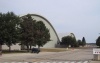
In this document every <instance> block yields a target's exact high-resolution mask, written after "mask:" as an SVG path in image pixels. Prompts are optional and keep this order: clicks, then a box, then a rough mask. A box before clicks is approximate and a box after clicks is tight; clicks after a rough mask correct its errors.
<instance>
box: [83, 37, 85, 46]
mask: <svg viewBox="0 0 100 63" xmlns="http://www.w3.org/2000/svg"><path fill="white" fill-rule="evenodd" d="M85 45H86V40H85V37H83V38H82V46H85Z"/></svg>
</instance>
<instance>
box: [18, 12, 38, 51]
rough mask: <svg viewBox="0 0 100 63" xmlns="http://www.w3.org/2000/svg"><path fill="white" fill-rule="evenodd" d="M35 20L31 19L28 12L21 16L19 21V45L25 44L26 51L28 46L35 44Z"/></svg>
mask: <svg viewBox="0 0 100 63" xmlns="http://www.w3.org/2000/svg"><path fill="white" fill-rule="evenodd" d="M35 24H36V21H35V20H33V19H32V17H31V15H30V14H27V15H26V16H23V17H22V22H21V25H20V27H21V45H25V46H26V47H27V51H29V46H30V49H31V46H33V45H36V44H35V35H36V34H35V31H36V30H35V28H36V25H35Z"/></svg>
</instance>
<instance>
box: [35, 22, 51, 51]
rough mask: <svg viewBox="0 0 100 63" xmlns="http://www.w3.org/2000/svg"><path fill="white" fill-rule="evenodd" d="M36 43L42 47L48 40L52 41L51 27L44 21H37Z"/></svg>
mask: <svg viewBox="0 0 100 63" xmlns="http://www.w3.org/2000/svg"><path fill="white" fill-rule="evenodd" d="M35 39H36V40H35V42H36V45H38V48H39V49H40V46H43V45H45V44H46V43H47V42H48V41H50V33H49V29H48V28H46V26H45V24H44V23H43V22H42V21H37V22H36V37H35Z"/></svg>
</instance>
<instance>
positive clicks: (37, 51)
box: [31, 48, 40, 54]
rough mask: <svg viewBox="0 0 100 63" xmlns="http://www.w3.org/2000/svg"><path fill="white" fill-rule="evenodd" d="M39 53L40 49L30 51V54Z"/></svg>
mask: <svg viewBox="0 0 100 63" xmlns="http://www.w3.org/2000/svg"><path fill="white" fill-rule="evenodd" d="M39 52H40V49H38V48H32V51H31V53H37V54H38V53H39Z"/></svg>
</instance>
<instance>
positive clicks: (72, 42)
mask: <svg viewBox="0 0 100 63" xmlns="http://www.w3.org/2000/svg"><path fill="white" fill-rule="evenodd" d="M62 44H65V45H66V46H67V47H68V46H69V45H71V47H75V46H76V39H75V38H74V37H72V36H65V37H62Z"/></svg>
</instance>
